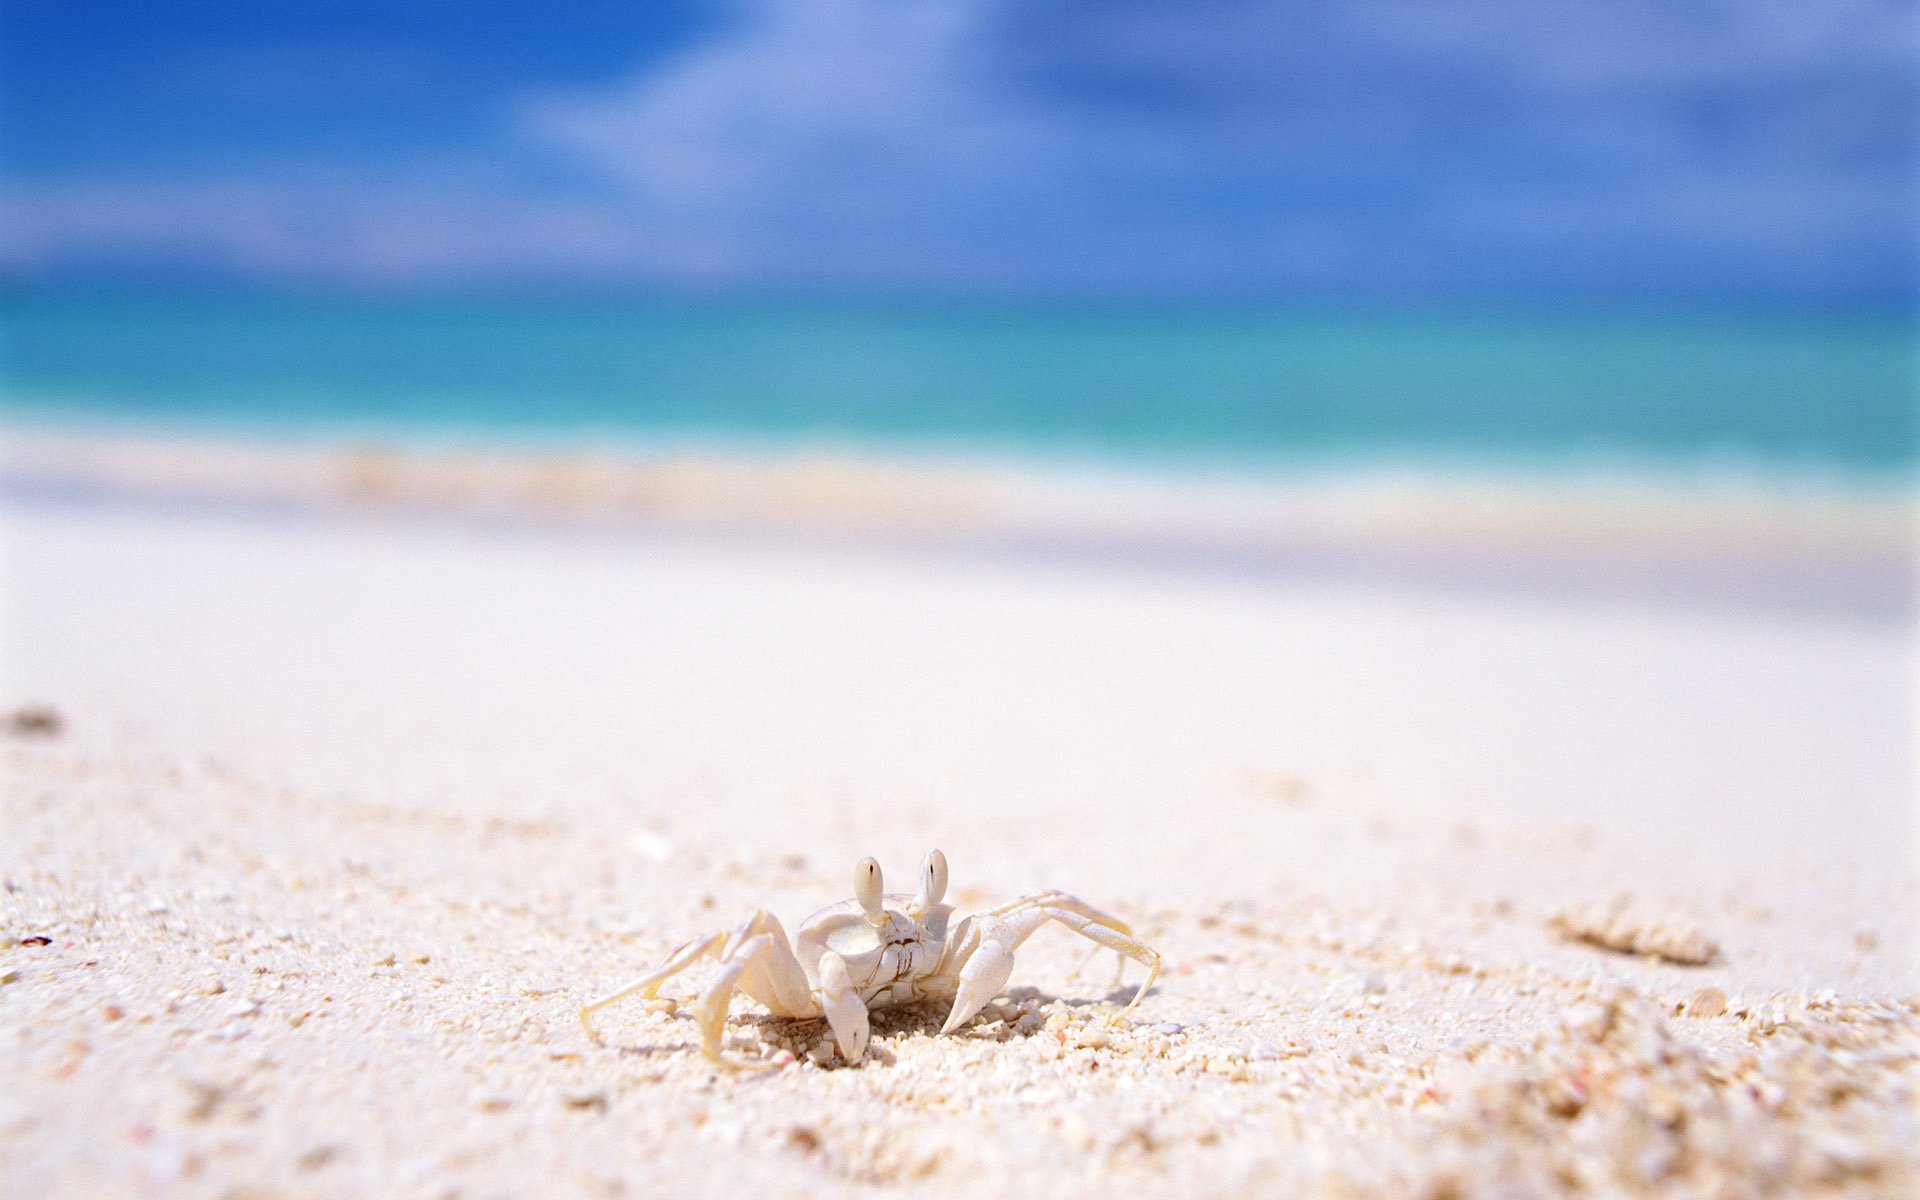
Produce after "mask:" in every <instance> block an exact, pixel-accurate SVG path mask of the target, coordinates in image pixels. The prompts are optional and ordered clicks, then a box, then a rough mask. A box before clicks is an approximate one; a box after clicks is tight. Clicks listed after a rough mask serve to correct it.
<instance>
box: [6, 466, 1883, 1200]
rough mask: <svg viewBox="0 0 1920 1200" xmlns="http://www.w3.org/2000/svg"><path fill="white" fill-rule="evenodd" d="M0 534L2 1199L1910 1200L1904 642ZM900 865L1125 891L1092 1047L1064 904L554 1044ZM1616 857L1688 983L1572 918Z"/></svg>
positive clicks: (1444, 593)
mask: <svg viewBox="0 0 1920 1200" xmlns="http://www.w3.org/2000/svg"><path fill="white" fill-rule="evenodd" d="M0 529H3V530H4V535H5V543H4V570H5V592H4V600H5V610H4V626H3V628H4V634H5V643H4V652H5V657H4V677H3V679H0V701H4V703H5V704H6V705H8V706H12V705H17V704H22V703H26V702H29V701H34V702H44V703H47V704H51V705H53V706H55V707H56V708H57V709H58V710H59V711H60V713H61V714H62V715H63V716H64V717H65V720H66V727H65V729H64V730H63V731H62V732H61V733H60V734H59V735H58V736H55V737H26V736H14V737H10V738H7V739H5V740H4V742H0V763H3V764H4V772H5V774H4V788H5V792H4V804H5V811H4V824H5V827H6V836H5V839H4V842H0V874H4V878H5V882H6V889H7V890H6V892H5V895H4V897H3V901H4V905H5V907H4V924H3V925H0V978H4V979H5V982H4V984H0V1047H4V1053H5V1055H6V1061H7V1062H8V1071H7V1075H8V1077H9V1080H10V1082H9V1084H8V1085H7V1086H6V1087H5V1088H4V1089H0V1192H4V1193H5V1194H7V1195H55V1194H59V1195H76V1194H139V1193H160V1194H184V1195H222V1196H224V1195H253V1194H281V1193H293V1194H326V1195H357V1194H366V1193H368V1192H382V1193H387V1192H391V1193H399V1194H421V1195H462V1196H487V1195H512V1194H527V1193H529V1192H535V1191H537V1192H543V1193H545V1192H551V1193H561V1194H573V1193H586V1194H596V1195H599V1194H605V1195H661V1194H694V1195H707V1194H711V1195H716V1196H717V1195H722V1194H725V1195H738V1194H740V1189H741V1188H743V1187H748V1188H752V1189H754V1191H755V1193H756V1194H759V1195H766V1196H771V1195H789V1194H794V1195H797V1194H813V1193H816V1192H817V1191H818V1190H819V1189H820V1188H821V1187H822V1186H823V1185H824V1184H828V1183H841V1182H846V1183H855V1184H862V1183H871V1184H876V1185H879V1184H900V1183H911V1184H912V1185H913V1186H914V1187H915V1188H916V1189H924V1190H928V1191H939V1192H943V1193H944V1192H954V1193H960V1192H965V1193H968V1194H972V1195H984V1194H995V1195H998V1194H1009V1193H1010V1192H1013V1193H1015V1194H1036V1195H1088V1196H1092V1195H1099V1196H1114V1195H1119V1194H1122V1193H1123V1191H1124V1192H1127V1193H1135V1194H1137V1193H1150V1194H1182V1195H1196V1194H1197V1195H1229V1194H1244V1193H1246V1192H1249V1191H1260V1192H1271V1193H1278V1194H1299V1193H1303V1192H1305V1193H1326V1194H1344V1193H1369V1192H1374V1191H1376V1190H1377V1189H1380V1188H1386V1189H1387V1190H1388V1191H1390V1192H1392V1193H1396V1194H1408V1193H1411V1192H1417V1191H1420V1190H1426V1191H1429V1192H1431V1193H1432V1194H1446V1193H1447V1192H1448V1191H1449V1189H1451V1190H1452V1192H1453V1193H1454V1194H1460V1193H1473V1194H1478V1193H1482V1192H1490V1191H1491V1192H1501V1191H1505V1192H1507V1193H1509V1194H1529V1193H1535V1192H1539V1191H1542V1190H1555V1191H1557V1190H1579V1189H1582V1188H1590V1189H1593V1190H1597V1191H1608V1190H1625V1191H1627V1192H1639V1191H1662V1192H1669V1193H1682V1194H1744V1193H1747V1192H1753V1191H1759V1190H1763V1188H1764V1187H1765V1186H1767V1185H1777V1186H1783V1187H1786V1188H1788V1189H1790V1190H1796V1191H1803V1192H1804V1191H1817V1190H1820V1189H1823V1188H1830V1189H1834V1190H1839V1191H1845V1192H1858V1193H1861V1194H1883V1195H1887V1194H1897V1193H1905V1194H1912V1193H1913V1192H1914V1190H1915V1189H1916V1188H1917V1187H1920V1150H1916V1147H1920V1120H1917V1119H1916V1108H1915V1104H1916V1097H1920V1067H1917V1066H1916V1064H1917V1063H1920V1058H1917V1057H1916V1056H1917V1055H1920V1000H1917V999H1916V997H1920V982H1917V980H1920V973H1916V968H1915V938H1914V929H1913V925H1912V914H1913V912H1914V911H1915V905H1916V900H1917V899H1920V891H1917V890H1916V872H1915V869H1914V863H1915V842H1914V838H1915V812H1914V797H1915V770H1916V762H1915V746H1914V740H1915V739H1914V730H1915V728H1916V713H1915V693H1914V680H1915V657H1914V644H1913V638H1912V630H1911V628H1910V627H1909V626H1908V625H1907V624H1906V623H1905V622H1904V621H1901V620H1898V619H1893V618H1889V617H1886V616H1884V615H1881V616H1874V615H1861V614H1859V613H1822V612H1819V611H1813V612H1809V611H1803V610H1801V609H1799V608H1795V607H1792V606H1789V607H1787V608H1771V607H1767V606H1764V605H1762V606H1753V607H1742V606H1739V605H1731V604H1726V603H1715V604H1711V605H1648V604H1633V603H1626V602H1621V601H1614V600H1609V601H1605V602H1600V601H1595V602H1585V601H1582V600H1580V599H1578V598H1577V597H1570V596H1567V595H1565V594H1560V593H1556V594H1554V595H1552V596H1541V595H1535V594H1531V593H1529V592H1527V591H1525V590H1524V589H1518V590H1516V589H1511V588H1506V589H1502V588H1494V589H1488V590H1475V589H1463V588H1458V587H1426V586H1416V585H1415V584H1398V585H1389V584H1386V583H1381V582H1377V581H1376V582H1373V583H1368V584H1362V583H1358V582H1353V583H1346V584H1339V583H1332V582H1321V583H1316V582H1312V581H1309V580H1303V579H1300V578H1295V577H1281V578H1265V577H1258V576H1247V575H1245V574H1235V573H1209V572H1207V571H1200V570H1181V571H1174V570H1159V571H1150V570H1145V569H1141V568H1139V567H1137V566H1112V567H1102V566H1099V565H1094V564H1086V563H1083V564H1082V565H1081V566H1079V567H1066V566H1059V565H1053V564H1050V563H1048V562H1047V561H1045V560H1044V559H1037V558H1035V557H1034V556H1027V557H1025V558H1005V559H1003V558H996V557H992V556H982V555H978V554H974V555H969V556H953V555H942V554H936V553H925V554H912V553H904V552H894V553H886V552H882V551H880V550H860V549H857V548H846V547H843V548H838V549H836V548H831V547H826V546H822V545H817V544H800V543H790V542H783V541H781V540H780V539H770V540H751V539H749V540H739V539H735V540H725V539H716V538H710V537H696V536H692V535H685V534H667V533H663V532H659V531H657V530H656V531H654V532H646V531H644V530H639V531H636V530H632V529H628V530H626V531H624V532H623V531H620V530H614V531H606V530H602V531H599V532H588V531H585V530H577V529H576V530H572V531H568V530H558V531H556V530H552V529H548V530H545V531H536V530H532V529H514V528H512V527H508V526H502V525H485V524H478V525H476V524H472V523H466V522H460V521H447V520H439V519H405V520H394V519H385V518H380V519H376V518H373V517H367V516H352V515H342V514H338V513H327V512H321V513H318V514H312V515H281V516H271V515H247V514H245V513H243V512H236V511H229V510H224V509H218V510H211V511H208V510H197V509H189V510H177V509H169V508H167V507H165V506H156V505H144V506H126V505H120V504H104V505H86V504H63V503H54V502H47V501H41V500H16V501H15V502H13V503H12V504H10V505H9V506H8V507H7V508H6V509H5V510H4V525H3V526H0ZM934 845H938V846H940V847H942V848H943V849H944V850H945V851H946V852H947V855H948V857H949V859H950V861H951V863H952V867H953V878H954V883H955V887H956V889H957V891H958V892H959V898H960V900H961V901H962V902H963V903H990V902H994V901H998V900H1000V899H1003V898H1008V897H1011V896H1013V895H1017V894H1019V893H1020V892H1022V891H1026V890H1030V889H1033V888H1036V887H1040V886H1045V885H1051V886H1057V887H1062V888H1065V889H1067V890H1070V891H1073V892H1076V893H1078V894H1080V895H1082V896H1085V897H1086V898H1088V899H1089V900H1092V901H1094V902H1096V903H1099V904H1102V905H1103V906H1107V907H1111V908H1114V909H1116V910H1117V911H1119V912H1121V913H1122V914H1124V915H1126V916H1128V917H1129V918H1130V919H1132V920H1134V921H1135V922H1136V923H1137V924H1138V926H1139V928H1140V930H1141V932H1142V934H1143V936H1145V937H1146V938H1147V939H1148V940H1150V941H1151V942H1153V943H1154V944H1156V945H1157V946H1158V947H1159V948H1160V949H1161V951H1162V952H1163V954H1164V955H1165V958H1166V962H1167V971H1166V974H1165V975H1164V976H1163V979H1162V982H1161V984H1160V985H1159V986H1158V987H1157V988H1156V989H1155V991H1154V992H1153V993H1152V995H1150V996H1149V997H1148V999H1147V1000H1146V1001H1145V1003H1144V1004H1143V1005H1142V1006H1141V1008H1140V1009H1139V1011H1138V1012H1137V1014H1136V1019H1135V1020H1134V1021H1133V1022H1131V1023H1130V1025H1129V1026H1128V1028H1126V1029H1125V1030H1123V1031H1122V1032H1120V1033H1118V1034H1116V1035H1113V1037H1112V1038H1111V1039H1106V1038H1104V1037H1103V1036H1102V1034H1101V1033H1099V1032H1098V1029H1099V1025H1098V1021H1097V1019H1096V1018H1097V1016H1098V1015H1099V1014H1100V1013H1102V1012H1104V1011H1107V1010H1108V1000H1109V998H1110V996H1118V995H1121V993H1118V992H1110V986H1111V976H1110V970H1111V968H1110V964H1109V963H1108V962H1107V961H1105V960H1102V961H1101V962H1099V963H1097V964H1096V965H1095V966H1094V967H1093V968H1090V969H1089V970H1088V971H1087V972H1086V973H1085V974H1083V975H1082V976H1080V977H1077V978H1076V977H1074V976H1073V969H1074V965H1075V964H1076V963H1077V962H1078V961H1079V959H1080V956H1081V947H1082V945H1083V943H1080V942H1078V941H1077V940H1076V939H1075V938H1073V937H1072V936H1070V935H1068V934H1066V933H1065V932H1058V931H1056V932H1048V933H1043V934H1042V935H1041V936H1040V937H1038V938H1036V939H1035V941H1034V942H1032V943H1030V946H1029V948H1028V949H1027V950H1026V951H1023V952H1022V954H1021V956H1020V967H1019V969H1018V970H1017V971H1016V974H1015V977H1014V980H1013V991H1012V993H1011V994H1010V996H1009V998H1008V1000H1007V1001H1006V1002H1005V1003H1004V1004H1003V1005H1002V1006H1001V1007H1000V1008H999V1009H996V1010H994V1011H992V1012H991V1013H990V1015H989V1019H988V1020H987V1021H985V1022H983V1023H980V1024H977V1025H975V1026H974V1027H972V1028H970V1029H968V1030H966V1031H964V1032H963V1034H962V1035H959V1036H953V1037H947V1038H941V1037H938V1036H936V1034H935V1030H936V1029H937V1027H938V1024H939V1018H940V1015H941V1014H938V1013H906V1014H895V1015H891V1016H883V1017H880V1019H879V1020H878V1024H877V1029H878V1035H877V1037H876V1042H875V1047H876V1050H875V1054H874V1060H873V1061H871V1062H869V1063H867V1064H865V1065H863V1066H861V1067H859V1068H857V1069H852V1070H847V1069H837V1068H836V1069H821V1068H819V1067H816V1066H814V1065H812V1064H811V1063H809V1062H807V1061H806V1060H805V1054H806V1052H807V1050H808V1049H809V1048H810V1047H811V1046H813V1045H815V1044H816V1043H818V1042H819V1041H820V1040H821V1038H822V1036H823V1033H824V1027H823V1026H820V1025H817V1024H806V1023H802V1024H798V1025H787V1024H781V1023H771V1022H763V1021H760V1020H758V1019H757V1018H756V1017H755V1016H754V1015H753V1013H754V1012H755V1009H754V1006H752V1005H751V1004H750V1003H747V1002H744V1001H743V1002H742V1003H741V1004H740V1005H739V1006H738V1009H737V1011H738V1012H739V1014H740V1015H739V1016H737V1017H736V1019H735V1023H734V1027H733V1034H734V1037H733V1043H734V1047H735V1049H737V1050H738V1051H739V1052H741V1053H745V1054H752V1053H762V1052H766V1053H771V1052H773V1051H775V1050H777V1049H780V1048H782V1047H784V1048H786V1049H789V1050H792V1051H795V1052H796V1053H798V1054H799V1055H800V1056H801V1061H799V1062H798V1063H796V1064H795V1065H792V1066H789V1067H787V1068H786V1069H784V1070H781V1071H777V1072H772V1073H769V1074H767V1075H764V1076H754V1077H734V1076H729V1075H725V1074H716V1073H715V1072H714V1071H712V1070H711V1069H709V1067H708V1066H707V1064H705V1063H704V1062H703V1061H702V1060H701V1059H700V1058H699V1056H698V1054H697V1052H696V1051H695V1050H694V1044H695V1036H694V1034H693V1032H692V1025H691V1022H690V1021H689V1020H688V1019H686V1018H685V1017H684V1016H683V1015H668V1014H659V1013H649V1012H648V1011H646V1010H645V1008H644V1007H642V1006H640V1005H638V1004H635V1005H632V1006H629V1007H623V1008H617V1009H612V1010H609V1011H608V1012H607V1013H606V1014H605V1015H604V1021H603V1025H602V1030H603V1033H604V1041H603V1042H601V1043H599V1044H596V1043H594V1042H592V1041H590V1040H589V1039H588V1038H587V1037H586V1036H585V1035H584V1034H583V1033H582V1032H581V1031H580V1029H579V1027H578V1025H577V1024H576V1022H575V1011H576V1009H577V1006H578V1004H579V1002H580V1001H581V999H583V998H585V997H587V996H590V995H593V994H597V993H599V992H602V991H605V990H607V989H608V988H610V987H612V986H613V985H616V984H618V983H620V982H622V981H623V980H624V978H626V977H628V976H630V975H632V974H634V973H637V972H638V971H640V970H642V969H644V968H645V967H648V966H650V965H652V964H653V963H654V962H655V961H657V960H658V959H659V958H660V957H662V956H663V955H664V953H665V952H666V951H667V950H669V949H670V948H671V947H673V946H674V945H676V944H678V943H679V942H680V941H682V940H683V939H685V938H686V937H687V936H689V935H691V934H694V933H698V932H705V931H708V930H710V929H713V928H715V927H717V926H719V925H722V924H731V923H732V922H734V921H736V920H737V919H738V918H740V917H741V916H744V915H745V914H746V913H747V912H749V911H751V910H752V909H753V908H754V907H756V906H762V905H764V906H766V907H768V908H770V909H772V910H773V911H775V912H776V913H778V914H780V915H781V916H782V917H783V919H785V920H787V922H788V924H789V926H790V927H791V925H793V924H794V923H797V921H798V920H799V919H800V918H801V917H803V916H804V915H805V914H806V913H808V912H810V911H811V910H812V909H814V908H816V907H818V906H820V905H822V904H824V903H827V902H828V901H831V900H836V899H839V898H842V897H843V896H845V895H847V894H849V891H850V883H849V878H850V870H851V865H852V863H853V861H854V860H855V859H856V858H858V857H859V856H861V855H864V854H869V853H871V854H876V855H878V856H879V857H880V858H881V860H882V862H883V863H884V864H885V865H886V867H887V868H888V869H889V870H890V871H892V872H894V873H895V876H896V878H904V877H905V876H906V875H907V874H908V873H909V872H911V870H912V869H913V867H914V865H915V864H916V863H917V862H918V858H919V855H920V853H921V852H922V851H924V849H926V848H927V847H929V846H934ZM1623 894H1630V895H1631V897H1632V899H1633V903H1634V904H1635V905H1636V906H1637V909H1636V911H1637V912H1639V913H1641V914H1643V915H1642V916H1640V917H1636V918H1635V921H1637V922H1638V923H1639V924H1638V925H1636V926H1635V928H1639V927H1640V926H1645V927H1647V928H1650V929H1665V930H1666V931H1667V934H1671V935H1672V936H1675V937H1680V938H1683V939H1684V937H1685V936H1686V935H1688V934H1695V935H1698V936H1699V937H1702V938H1705V939H1707V940H1710V941H1711V942H1712V943H1714V944H1715V947H1716V950H1717V954H1716V957H1715V958H1714V960H1713V961H1712V962H1711V963H1710V964H1708V965H1706V966H1679V965H1672V964H1665V963H1662V962H1660V961H1657V960H1654V959H1650V958H1646V957H1642V956H1638V955H1632V954H1615V953H1609V952H1607V951H1605V950H1602V949H1599V948H1597V947H1595V946H1594V945H1592V944H1590V943H1588V942H1583V941H1580V940H1578V939H1572V940H1569V939H1565V938H1563V937H1560V936H1556V934H1555V932H1554V928H1553V918H1554V917H1555V915H1556V914H1563V915H1564V914H1568V913H1578V912H1579V911H1580V910H1582V909H1591V908H1593V907H1594V906H1607V905H1610V904H1612V903H1613V902H1614V901H1615V899H1616V898H1617V897H1620V896H1621V895H1623ZM1563 927H1564V922H1563ZM1649 936H1651V937H1653V941H1650V942H1649V943H1648V944H1650V945H1655V944H1658V939H1659V937H1660V936H1666V935H1665V934H1657V935H1649ZM36 937H45V938H48V939H50V941H49V944H46V945H37V944H27V943H25V942H24V941H23V939H29V938H36ZM1675 944H1678V943H1675ZM697 982H698V980H697V977H695V978H690V979H689V980H688V984H689V986H692V985H694V984H697ZM1715 989H1717V990H1718V993H1719V994H1724V996H1725V998H1726V999H1725V1002H1724V1006H1723V1005H1721V1004H1720V1003H1719V1002H1718V1001H1717V995H1716V991H1715ZM683 994H685V992H684V990H683ZM1689 1002H1691V1003H1692V1008H1691V1010H1689V1009H1688V1007H1687V1006H1688V1004H1689ZM1722 1007H1724V1011H1719V1010H1720V1009H1722Z"/></svg>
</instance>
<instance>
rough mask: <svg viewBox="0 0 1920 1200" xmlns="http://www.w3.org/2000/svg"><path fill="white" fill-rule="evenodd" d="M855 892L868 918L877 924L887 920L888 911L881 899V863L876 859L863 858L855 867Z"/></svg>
mask: <svg viewBox="0 0 1920 1200" xmlns="http://www.w3.org/2000/svg"><path fill="white" fill-rule="evenodd" d="M853 894H854V896H855V898H857V899H858V900H859V901H860V908H861V909H862V910H863V911H864V912H865V913H866V914H867V920H868V921H870V922H872V923H873V924H875V925H879V924H881V923H883V922H885V921H886V919H887V911H886V909H885V907H883V906H882V904H881V902H880V900H881V896H882V894H883V893H882V892H881V888H880V863H879V861H878V860H876V859H871V858H863V859H861V860H860V862H859V864H858V865H857V866H855V867H854V868H853Z"/></svg>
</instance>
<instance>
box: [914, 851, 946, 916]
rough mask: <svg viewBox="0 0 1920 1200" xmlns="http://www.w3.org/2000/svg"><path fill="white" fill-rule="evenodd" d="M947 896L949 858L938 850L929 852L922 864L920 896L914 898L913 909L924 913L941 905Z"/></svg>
mask: <svg viewBox="0 0 1920 1200" xmlns="http://www.w3.org/2000/svg"><path fill="white" fill-rule="evenodd" d="M946 894H947V856H946V855H944V854H942V853H940V852H939V851H938V850H929V851H927V858H926V861H925V862H923V863H921V864H920V894H919V895H918V896H915V897H914V898H913V907H914V909H915V911H917V912H922V913H924V912H926V911H927V910H928V909H930V908H932V907H933V906H934V905H936V904H938V903H940V898H941V897H942V896H944V895H946Z"/></svg>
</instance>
